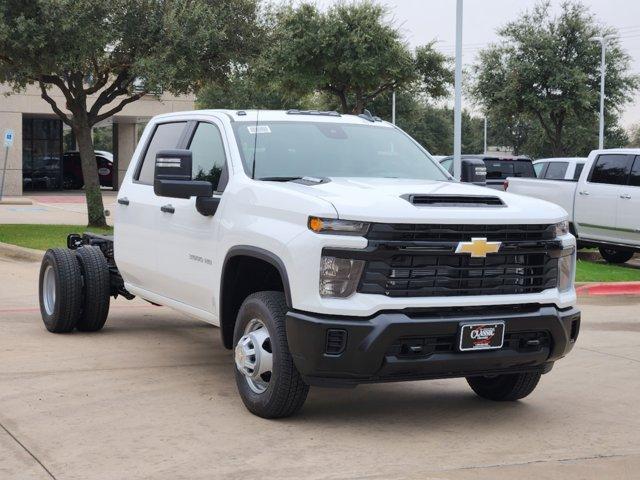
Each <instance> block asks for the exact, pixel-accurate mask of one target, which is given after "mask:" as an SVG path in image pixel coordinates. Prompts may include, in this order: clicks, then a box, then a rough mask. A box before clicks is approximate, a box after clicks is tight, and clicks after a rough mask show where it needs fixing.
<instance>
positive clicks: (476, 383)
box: [467, 373, 542, 402]
mask: <svg viewBox="0 0 640 480" xmlns="http://www.w3.org/2000/svg"><path fill="white" fill-rule="evenodd" d="M541 376H542V374H540V373H509V374H505V375H496V376H490V377H467V382H468V383H469V386H470V387H471V388H472V390H473V391H474V392H476V394H477V395H478V396H480V397H482V398H486V399H488V400H495V401H499V402H505V401H515V400H520V399H521V398H524V397H526V396H527V395H529V394H530V393H531V392H533V391H534V390H535V388H536V386H537V385H538V382H539V381H540V377H541Z"/></svg>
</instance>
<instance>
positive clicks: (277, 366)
mask: <svg viewBox="0 0 640 480" xmlns="http://www.w3.org/2000/svg"><path fill="white" fill-rule="evenodd" d="M286 312H287V305H286V302H285V298H284V294H283V293H282V292H258V293H254V294H252V295H249V296H248V297H247V298H246V299H245V301H244V302H243V303H242V306H241V307H240V311H239V312H238V317H237V320H236V324H235V328H234V334H233V343H234V345H235V350H234V353H235V355H234V356H235V374H236V384H237V386H238V392H239V393H240V397H241V398H242V401H243V403H244V404H245V406H246V407H247V409H248V410H249V411H250V412H251V413H253V414H255V415H257V416H259V417H262V418H283V417H288V416H291V415H293V414H294V413H296V412H297V411H298V410H299V409H300V408H301V407H302V405H303V404H304V401H305V399H306V398H307V393H308V392H309V386H308V385H307V384H306V383H304V381H303V380H302V377H301V376H300V373H299V372H298V370H297V369H296V367H295V365H294V363H293V359H292V358H291V353H290V352H289V347H288V344H287V335H286V330H285V314H286Z"/></svg>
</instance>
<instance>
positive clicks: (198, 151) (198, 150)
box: [189, 122, 226, 191]
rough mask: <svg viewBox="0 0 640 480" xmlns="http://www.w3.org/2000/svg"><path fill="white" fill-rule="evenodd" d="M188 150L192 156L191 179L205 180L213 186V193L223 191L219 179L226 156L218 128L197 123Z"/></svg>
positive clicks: (208, 124) (223, 168)
mask: <svg viewBox="0 0 640 480" xmlns="http://www.w3.org/2000/svg"><path fill="white" fill-rule="evenodd" d="M189 150H191V153H192V155H193V170H192V175H191V178H193V179H194V180H207V181H209V182H211V183H212V184H213V189H214V190H215V191H220V190H223V189H224V185H223V183H224V182H221V181H220V179H221V178H222V174H223V171H224V170H225V164H226V160H225V159H226V156H225V152H224V144H223V143H222V135H220V130H219V129H218V127H216V126H215V125H213V124H211V123H205V122H201V123H199V124H198V126H197V128H196V131H195V133H194V134H193V138H192V139H191V144H190V145H189Z"/></svg>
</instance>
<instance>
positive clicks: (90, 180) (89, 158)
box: [73, 119, 107, 227]
mask: <svg viewBox="0 0 640 480" xmlns="http://www.w3.org/2000/svg"><path fill="white" fill-rule="evenodd" d="M73 132H74V133H75V136H76V141H77V142H78V149H79V150H80V161H81V164H82V176H83V177H84V192H85V195H86V198H87V213H88V217H89V220H88V226H89V227H106V226H107V220H106V218H105V216H104V205H103V203H102V192H101V191H100V180H99V179H98V166H97V164H96V154H95V152H94V150H93V139H92V138H91V126H90V125H89V122H86V121H82V120H80V119H78V120H76V122H74V128H73Z"/></svg>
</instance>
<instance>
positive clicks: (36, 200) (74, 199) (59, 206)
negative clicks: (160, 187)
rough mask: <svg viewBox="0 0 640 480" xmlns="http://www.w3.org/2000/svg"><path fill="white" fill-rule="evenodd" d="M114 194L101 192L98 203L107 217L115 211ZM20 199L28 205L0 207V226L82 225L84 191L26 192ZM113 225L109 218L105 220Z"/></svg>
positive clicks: (84, 217)
mask: <svg viewBox="0 0 640 480" xmlns="http://www.w3.org/2000/svg"><path fill="white" fill-rule="evenodd" d="M116 195H117V192H114V191H112V190H104V191H103V192H102V201H103V203H104V208H105V210H109V211H110V212H111V215H113V212H114V210H115V208H114V205H115V202H116ZM23 198H24V199H28V200H30V201H31V202H32V204H31V205H0V225H1V224H3V223H37V224H49V225H53V224H67V225H86V223H87V204H86V201H85V196H84V192H82V191H79V192H55V194H54V193H48V192H47V193H35V192H34V193H27V194H26V195H25V196H24V197H23ZM107 223H108V224H109V225H113V216H108V217H107Z"/></svg>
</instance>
